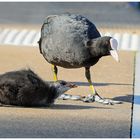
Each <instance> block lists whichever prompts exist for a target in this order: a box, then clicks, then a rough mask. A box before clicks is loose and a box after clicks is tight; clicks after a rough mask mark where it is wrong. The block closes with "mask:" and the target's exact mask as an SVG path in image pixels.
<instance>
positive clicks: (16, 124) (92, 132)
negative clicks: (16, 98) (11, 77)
mask: <svg viewBox="0 0 140 140" xmlns="http://www.w3.org/2000/svg"><path fill="white" fill-rule="evenodd" d="M119 55H120V60H121V62H120V63H116V62H115V61H114V60H113V59H112V58H111V57H110V56H109V57H104V58H102V59H101V60H100V61H99V63H98V64H96V65H95V66H94V67H92V68H91V74H92V79H93V81H94V82H95V87H96V89H97V91H98V92H99V94H100V95H101V96H103V97H106V98H113V99H115V100H121V101H124V103H123V104H120V105H114V106H107V105H102V104H99V103H83V102H80V101H63V100H57V101H56V103H55V105H54V106H53V107H51V108H21V107H1V108H0V110H1V111H0V124H1V125H0V137H1V138H6V137H16V138H17V137H18V138H19V137H20V138H21V137H22V138H23V137H28V138H29V137H32V138H35V137H39V138H52V137H53V138H64V137H65V138H129V137H130V126H131V107H132V103H131V102H132V95H133V71H134V69H133V67H134V53H133V52H119ZM28 67H30V68H32V69H33V70H34V71H35V72H36V73H37V74H39V75H40V77H41V78H43V79H44V80H52V79H53V76H52V72H51V66H50V64H48V63H47V62H46V61H45V59H44V58H43V57H42V56H41V54H39V50H38V48H32V47H31V48H30V47H13V46H0V73H4V72H7V71H11V70H17V69H21V68H28ZM59 79H63V80H66V81H71V82H75V83H76V84H77V85H79V87H78V88H76V89H73V90H71V91H69V92H68V93H69V94H74V95H87V94H89V93H90V89H89V87H88V83H87V81H86V78H85V76H84V68H81V69H71V70H70V69H63V68H59Z"/></svg>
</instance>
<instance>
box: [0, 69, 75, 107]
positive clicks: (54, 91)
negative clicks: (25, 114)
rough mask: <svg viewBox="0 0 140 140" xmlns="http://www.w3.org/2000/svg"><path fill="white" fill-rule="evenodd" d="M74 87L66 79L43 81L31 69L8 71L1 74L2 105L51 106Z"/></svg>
mask: <svg viewBox="0 0 140 140" xmlns="http://www.w3.org/2000/svg"><path fill="white" fill-rule="evenodd" d="M74 87H76V86H75V85H73V84H71V83H67V82H65V81H57V82H46V81H43V80H42V79H41V78H39V77H38V75H37V74H35V73H34V72H33V71H32V70H30V69H29V70H20V71H12V72H7V73H5V74H2V75H0V105H1V106H3V105H15V106H50V105H51V104H53V103H54V101H55V99H56V98H57V97H59V96H60V95H61V94H63V93H64V92H66V91H67V90H69V89H71V88H74Z"/></svg>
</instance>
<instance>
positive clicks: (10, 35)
mask: <svg viewBox="0 0 140 140" xmlns="http://www.w3.org/2000/svg"><path fill="white" fill-rule="evenodd" d="M18 32H19V31H18V30H16V29H14V30H12V31H11V32H9V33H8V35H7V37H6V38H5V40H4V41H3V43H4V44H5V43H7V44H11V42H12V39H13V38H14V37H15V36H16V34H17V33H18Z"/></svg>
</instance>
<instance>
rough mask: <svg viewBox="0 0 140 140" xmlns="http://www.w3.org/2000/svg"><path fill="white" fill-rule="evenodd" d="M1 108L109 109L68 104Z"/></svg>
mask: <svg viewBox="0 0 140 140" xmlns="http://www.w3.org/2000/svg"><path fill="white" fill-rule="evenodd" d="M1 107H9V108H21V109H22V108H32V109H55V110H81V109H95V108H96V109H111V108H110V107H107V106H106V107H96V106H85V105H70V104H53V105H51V106H49V107H48V106H40V107H23V106H14V105H3V106H1Z"/></svg>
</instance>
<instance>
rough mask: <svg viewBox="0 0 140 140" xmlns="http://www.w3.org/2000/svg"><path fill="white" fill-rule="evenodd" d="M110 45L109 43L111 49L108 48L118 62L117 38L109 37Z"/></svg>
mask: <svg viewBox="0 0 140 140" xmlns="http://www.w3.org/2000/svg"><path fill="white" fill-rule="evenodd" d="M110 45H111V48H112V50H110V54H111V56H112V57H113V58H114V59H115V60H116V61H117V62H119V56H118V53H117V47H118V42H117V40H116V39H114V38H111V39H110Z"/></svg>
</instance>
